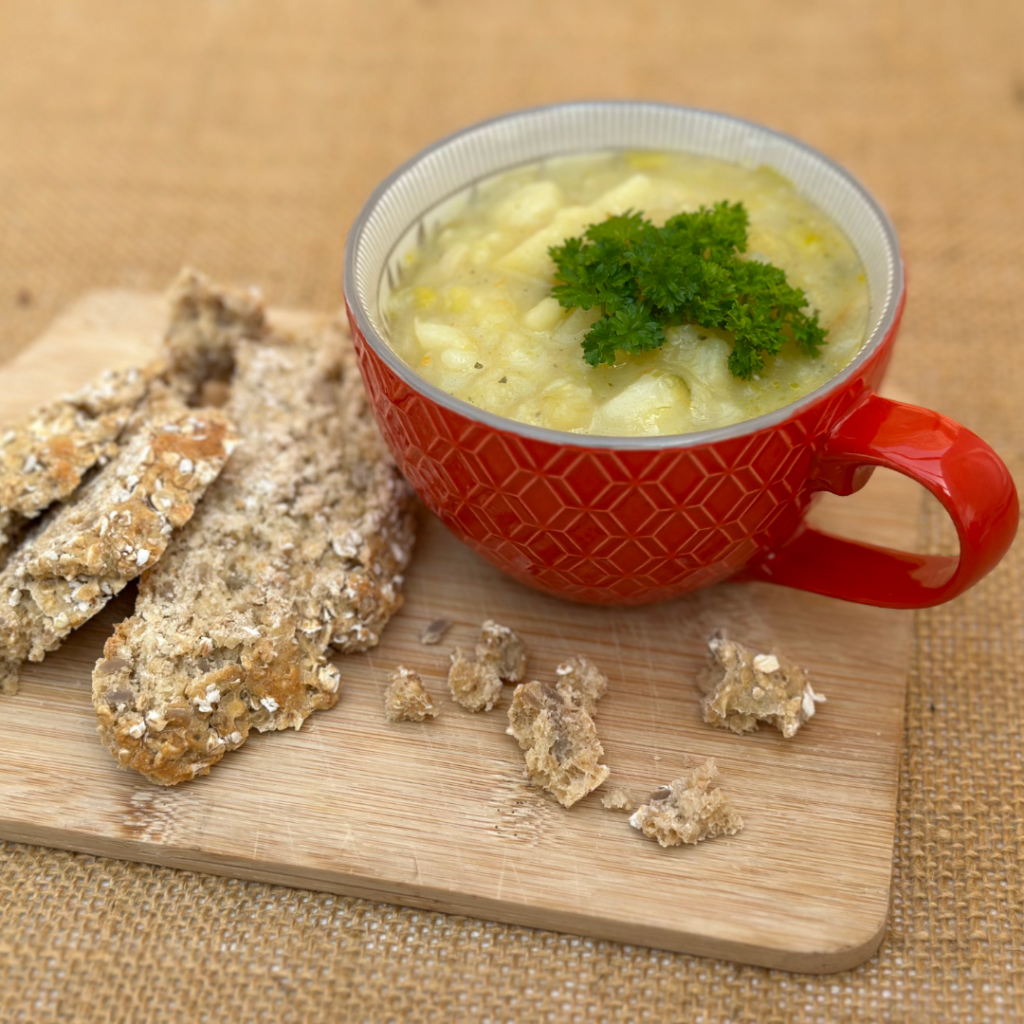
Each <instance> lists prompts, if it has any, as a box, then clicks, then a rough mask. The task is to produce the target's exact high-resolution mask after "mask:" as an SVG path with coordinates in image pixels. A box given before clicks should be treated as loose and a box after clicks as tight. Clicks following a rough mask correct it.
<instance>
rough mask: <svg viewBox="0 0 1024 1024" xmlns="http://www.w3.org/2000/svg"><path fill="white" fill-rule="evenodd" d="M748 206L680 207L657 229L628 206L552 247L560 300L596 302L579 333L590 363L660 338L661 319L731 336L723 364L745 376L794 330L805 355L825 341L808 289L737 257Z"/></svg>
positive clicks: (582, 304)
mask: <svg viewBox="0 0 1024 1024" xmlns="http://www.w3.org/2000/svg"><path fill="white" fill-rule="evenodd" d="M748 224H749V221H748V218H747V211H746V209H745V207H744V206H743V204H742V203H729V202H720V203H715V205H714V206H713V207H711V208H710V209H709V208H708V207H706V206H702V207H701V208H700V209H699V210H698V211H697V212H696V213H680V214H678V215H677V216H675V217H672V218H670V219H669V220H667V221H666V222H665V224H664V225H663V226H662V227H660V228H656V227H655V226H654V225H653V224H652V223H651V222H650V221H649V220H645V219H644V216H643V214H642V213H634V212H633V211H632V210H628V211H627V212H626V213H623V214H620V215H619V216H614V217H609V218H608V219H607V220H605V221H604V222H602V223H600V224H591V225H590V227H588V228H587V230H586V231H585V232H584V234H583V236H582V237H580V238H569V239H567V240H566V241H565V242H564V243H563V244H562V245H560V246H554V247H552V248H551V249H550V250H549V252H550V253H551V258H552V259H553V260H554V261H555V266H556V267H557V272H556V274H555V283H554V287H553V288H552V289H551V294H552V295H554V297H555V298H556V299H558V301H559V303H560V304H561V305H562V306H563V307H564V308H566V309H573V308H577V307H578V308H579V309H595V308H596V309H599V310H600V311H601V318H600V319H599V320H598V321H597V322H596V323H595V324H594V326H593V327H592V328H591V329H590V331H589V333H588V334H587V336H586V338H584V340H583V357H584V359H586V361H587V362H588V363H589V364H590V365H591V366H600V365H601V363H608V364H609V365H611V366H614V365H615V359H616V353H617V352H625V353H627V354H638V353H640V352H649V351H650V350H652V349H655V348H659V347H660V346H661V345H664V344H665V340H666V338H665V328H666V327H675V326H679V325H680V324H687V323H689V324H698V325H700V326H703V327H716V328H720V329H721V330H725V331H728V332H730V333H731V334H732V336H733V350H732V353H731V354H730V356H729V370H730V371H731V373H732V374H733V376H735V377H739V378H740V379H742V380H750V378H751V377H753V376H754V375H755V374H757V373H760V372H761V371H762V370H764V368H765V357H766V356H773V355H776V354H777V353H778V352H779V351H780V350H781V349H782V346H783V345H784V344H785V342H786V341H787V340H789V339H792V340H793V341H795V342H796V343H797V345H798V346H799V347H800V348H801V349H802V350H803V351H804V352H806V353H807V354H808V355H811V356H816V355H818V352H819V350H820V348H821V346H822V345H824V344H825V331H824V329H823V328H822V327H821V325H820V324H819V323H818V315H817V313H811V314H808V313H805V312H804V309H805V307H806V306H807V296H806V295H805V294H804V292H803V291H802V289H800V288H794V287H793V286H792V285H790V284H789V282H788V281H787V280H786V275H785V273H784V272H783V271H781V270H780V269H779V268H778V267H774V266H772V265H771V264H770V263H758V262H755V261H753V260H743V259H740V257H739V255H738V254H739V253H742V252H746V249H747V227H748Z"/></svg>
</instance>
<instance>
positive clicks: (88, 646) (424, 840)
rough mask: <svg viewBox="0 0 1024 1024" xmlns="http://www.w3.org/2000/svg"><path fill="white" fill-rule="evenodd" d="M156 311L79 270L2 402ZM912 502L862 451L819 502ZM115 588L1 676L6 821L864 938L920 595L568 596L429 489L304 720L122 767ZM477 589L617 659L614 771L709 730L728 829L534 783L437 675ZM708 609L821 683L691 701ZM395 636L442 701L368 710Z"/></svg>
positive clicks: (905, 519) (499, 724)
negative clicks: (148, 768) (200, 766)
mask: <svg viewBox="0 0 1024 1024" xmlns="http://www.w3.org/2000/svg"><path fill="white" fill-rule="evenodd" d="M164 316H165V309H164V305H163V302H162V300H161V299H160V298H158V297H156V296H153V295H149V294H141V293H132V292H97V293H93V294H90V295H88V296H86V297H85V298H84V299H83V300H82V301H81V302H80V303H78V304H77V305H76V306H75V307H74V308H73V309H72V310H71V311H70V312H68V313H67V314H66V315H65V316H64V317H62V318H61V319H60V321H59V322H58V323H56V324H55V325H54V326H53V328H52V329H51V330H50V331H49V332H48V333H47V334H46V335H45V336H44V337H43V338H41V339H40V340H39V341H38V342H37V343H36V344H34V345H33V346H32V347H30V348H29V349H27V350H26V351H24V352H22V353H21V354H20V355H19V356H18V358H17V359H16V360H14V361H13V362H12V363H10V364H8V365H7V366H6V367H3V368H2V369H0V426H2V425H3V423H4V422H11V421H14V420H16V419H17V418H19V417H20V416H21V415H23V414H24V413H26V412H27V411H28V410H29V409H30V408H31V407H32V406H34V405H36V404H38V403H39V402H41V401H43V400H45V399H47V398H48V397H51V396H53V395H56V394H59V393H62V392H64V391H66V390H68V389H71V388H73V387H76V386H78V385H79V384H82V383H84V382H85V381H87V380H88V379H90V378H91V377H92V376H93V375H94V374H95V373H97V372H98V371H99V370H101V369H102V368H104V367H107V366H119V365H120V366H123V365H130V364H132V363H137V362H139V361H141V360H144V359H145V358H146V357H147V356H148V355H149V354H150V353H151V352H152V351H153V350H154V349H155V348H156V345H157V342H158V338H159V334H160V331H161V327H162V323H163V318H164ZM278 316H279V318H281V319H286V318H287V319H291V320H296V319H298V320H301V319H302V315H300V314H283V313H282V314H278ZM920 507H921V498H920V495H919V492H918V491H917V490H916V489H915V488H914V487H913V485H911V484H909V482H908V481H905V480H903V479H902V478H900V477H897V476H896V475H895V474H884V473H879V474H876V478H875V479H874V480H873V481H872V482H871V484H870V485H869V486H868V488H866V489H865V491H863V492H861V494H859V495H857V496H855V497H853V498H848V499H842V500H839V499H831V498H829V499H827V500H825V501H823V502H822V504H821V505H820V506H819V507H818V508H817V509H816V510H815V513H814V515H815V518H816V521H818V522H819V523H820V524H824V525H827V526H829V527H830V528H834V529H836V530H837V531H840V532H844V533H846V534H848V535H857V536H862V537H865V538H871V539H873V540H875V541H877V542H881V543H887V544H891V545H898V546H911V545H912V544H913V542H914V539H915V534H916V528H915V524H916V522H917V517H918V513H919V511H920ZM130 610H131V595H130V594H126V595H123V596H122V598H121V599H120V600H119V601H118V602H117V603H116V605H114V606H111V607H110V608H108V609H107V610H106V612H105V613H104V614H103V615H102V616H100V617H99V618H98V619H96V620H94V621H93V622H92V623H90V624H89V625H88V626H86V627H85V628H84V629H82V630H81V631H80V632H79V633H78V634H77V635H76V636H75V637H73V638H72V639H71V641H70V642H68V643H67V644H66V646H65V647H64V648H63V649H61V650H60V651H58V652H56V653H54V654H51V655H50V656H49V657H48V658H47V659H46V660H45V661H44V662H43V663H42V664H40V665H27V666H26V667H25V672H24V677H23V682H22V689H21V692H20V693H19V694H18V695H17V696H16V697H7V698H3V697H0V837H3V838H6V839H12V840H18V841H23V842H29V843H39V844H43V845H47V846H56V847H62V848H64V849H70V850H78V851H82V852H86V853H91V854H98V855H103V856H110V857H118V858H123V859H127V860H139V861H147V862H151V863H156V864H164V865H170V866H173V867H180V868H188V869H192V870H196V871H208V872H213V873H216V874H223V875H230V876H234V877H238V878H246V879H259V880H263V881H268V882H275V883H283V884H286V885H293V886H301V887H308V888H313V889H322V890H328V891H331V892H338V893H346V894H350V895H355V896H361V897H366V898H369V899H375V900H386V901H389V902H394V903H401V904H406V905H410V906H416V907H423V908H428V909H432V910H443V911H450V912H453V913H462V914H468V915H472V916H476V917H483V918H489V919H495V920H501V921H508V922H513V923H517V924H524V925H531V926H534V927H539V928H551V929H555V930H558V931H565V932H572V933H576V934H582V935H589V936H594V937H599V938H605V939H613V940H617V941H620V942H630V943H636V944H641V945H645V946H656V947H661V948H665V949H671V950H678V951H682V952H687V953H697V954H701V955H706V956H716V957H725V958H729V959H736V960H742V961H745V962H749V963H754V964H762V965H765V966H770V967H781V968H786V969H790V970H796V971H813V972H827V971H837V970H842V969H844V968H848V967H852V966H854V965H855V964H858V963H860V962H861V961H863V960H865V959H866V958H867V957H869V956H870V955H871V954H872V953H873V952H874V950H875V949H876V948H877V947H878V945H879V943H880V942H881V939H882V936H883V934H884V930H885V924H886V918H887V914H888V908H889V884H890V874H891V867H892V844H893V828H894V821H895V811H896V793H897V775H898V767H899V753H900V746H901V742H902V723H903V703H904V687H905V681H906V672H907V662H908V653H909V640H910V627H911V618H910V615H909V613H906V612H894V611H887V610H881V609H877V608H866V607H860V606H857V605H849V604H843V603H841V602H838V601H833V600H829V599H827V598H821V597H814V596H812V595H808V594H802V593H798V592H795V591H790V590H786V589H783V588H777V587H771V586H768V585H764V584H756V585H736V584H725V585H721V586H718V587H715V588H714V589H712V590H708V591H704V592H701V593H698V594H696V595H692V596H690V597H687V598H683V599H680V600H677V601H672V602H667V603H663V604H660V605H656V606H653V607H646V608H633V609H610V608H592V607H584V606H579V605H573V604H569V603H564V602H561V601H559V600H556V599H554V598H550V597H545V596H542V595H540V594H537V593H534V592H532V591H530V590H528V589H526V588H524V587H522V586H520V585H519V584H517V583H514V582H512V581H510V580H508V579H505V578H504V577H502V576H501V575H500V574H499V573H498V572H497V571H496V570H494V569H492V568H491V567H490V566H488V565H487V564H485V563H484V562H483V561H481V560H480V559H479V558H478V557H476V556H475V555H474V554H472V553H471V552H470V551H468V550H467V549H464V548H463V547H462V546H461V545H460V544H458V543H457V542H456V541H455V540H453V539H452V538H451V537H450V536H449V535H448V534H447V533H446V531H445V530H444V528H443V527H442V526H441V525H440V524H439V523H438V522H437V521H436V520H435V519H433V518H432V517H430V516H429V515H426V514H424V515H423V517H422V523H421V532H420V538H419V541H418V545H417V550H416V555H415V559H414V564H413V566H412V568H411V570H410V572H409V574H408V579H407V583H406V604H405V607H404V608H403V610H402V611H401V612H400V613H399V614H398V615H397V616H396V618H395V619H394V620H393V621H392V623H391V624H390V625H389V626H388V628H387V630H386V631H385V635H384V639H383V641H382V643H381V645H380V646H379V647H378V648H377V649H376V650H374V651H370V652H369V653H367V654H363V655H354V656H349V657H344V658H341V659H339V662H338V663H339V665H340V666H341V670H342V676H343V680H344V689H343V695H342V698H341V700H340V701H339V703H338V705H337V707H335V708H334V709H333V710H332V711H329V712H321V713H318V714H315V715H314V716H313V717H312V718H311V719H310V720H309V721H308V722H307V723H306V725H305V726H304V727H303V728H302V730H301V731H299V732H293V731H289V732H287V733H276V734H271V735H266V736H259V735H256V734H254V735H253V738H252V739H250V741H249V742H248V743H247V744H246V746H245V747H243V748H242V749H241V750H239V751H238V752H236V753H232V754H229V755H228V756H227V757H226V758H225V759H224V760H223V761H222V762H221V763H220V764H219V765H217V766H216V767H215V768H214V770H213V772H212V774H211V775H210V776H209V777H207V778H204V779H200V780H197V781H195V782H192V783H189V784H185V785H181V786H179V787H177V788H173V789H164V788H161V787H158V786H154V785H152V784H150V783H148V782H146V781H145V780H144V779H142V778H140V777H138V776H135V775H132V774H128V773H126V772H122V771H120V770H119V769H118V768H117V767H116V765H115V763H114V761H113V760H112V758H111V756H110V754H109V753H108V752H107V750H106V748H105V747H104V746H102V745H101V744H100V742H99V739H98V737H97V736H96V734H95V726H94V717H93V712H92V707H91V703H90V673H91V669H92V665H93V663H94V662H95V660H96V658H97V657H98V656H99V654H100V651H101V648H102V645H103V642H104V640H105V638H106V637H107V636H108V635H109V634H110V632H111V630H112V627H113V624H114V623H115V622H117V621H119V619H120V618H122V617H124V616H126V615H128V614H129V613H130ZM442 616H444V617H447V618H449V619H452V620H453V621H454V623H455V625H454V626H453V627H452V629H451V631H450V632H449V634H448V635H447V636H446V637H445V640H444V642H443V643H442V644H441V645H439V646H436V647H425V646H421V644H420V643H419V641H418V637H419V634H420V630H421V629H422V627H423V626H424V625H425V624H426V623H427V622H429V621H431V620H433V619H436V618H439V617H442ZM485 616H490V617H493V618H495V619H497V620H498V621H499V622H503V623H506V624H508V625H510V626H513V627H514V628H515V629H517V630H519V631H520V632H521V634H522V635H523V636H524V638H525V639H526V641H527V643H528V645H529V649H530V661H529V670H528V671H529V675H530V677H531V678H538V679H541V680H545V681H552V680H553V675H554V668H555V665H556V664H557V663H558V662H559V661H561V660H563V659H564V658H565V657H567V656H569V655H572V654H584V655H587V656H589V657H591V658H592V659H593V660H594V661H595V662H596V663H597V664H598V666H600V667H601V668H602V669H603V670H604V671H605V672H606V673H607V675H608V676H609V678H610V680H611V687H610V691H609V693H608V695H607V696H606V697H605V698H604V700H603V701H602V702H601V705H600V707H599V709H598V715H597V725H598V729H599V732H600V734H601V737H602V740H603V742H604V746H605V752H606V757H605V761H606V763H607V764H608V765H609V766H610V767H611V769H612V775H611V779H610V780H609V783H607V784H606V785H608V786H611V785H615V784H621V785H625V786H627V787H631V788H634V789H638V790H640V791H642V792H647V791H650V790H652V789H654V788H655V787H657V786H658V785H661V784H663V783H666V782H668V781H670V780H671V779H673V778H675V777H676V776H678V775H679V774H681V773H682V772H683V770H684V769H685V768H686V766H687V765H688V764H689V763H690V761H689V759H690V758H705V757H714V758H715V759H716V761H717V762H718V765H719V767H720V770H721V776H722V784H723V787H724V789H725V790H726V791H727V793H728V795H729V797H730V800H731V801H732V803H733V804H734V806H735V807H736V808H737V809H738V810H739V811H740V813H741V814H742V816H743V818H744V820H745V822H746V828H745V830H744V831H743V832H742V833H740V834H739V835H738V836H735V837H731V838H725V837H723V838H719V839H715V840H712V841H709V842H705V843H702V844H700V845H699V846H696V847H692V846H688V847H683V848H676V849H669V850H665V849H662V848H660V847H659V846H658V845H657V844H656V843H655V842H653V841H651V840H649V839H646V838H644V837H643V836H642V835H641V834H640V833H639V832H637V831H635V830H634V829H632V828H631V827H630V826H629V823H628V818H627V816H626V815H624V814H620V813H616V812H613V811H608V810H605V809H603V808H602V807H601V805H600V802H599V795H600V794H599V793H596V794H591V795H590V796H589V797H587V798H586V799H584V800H583V801H582V802H581V803H580V804H578V805H577V806H575V807H574V808H572V809H571V810H568V811H567V810H565V809H563V808H562V807H560V806H559V805H557V804H555V803H554V802H553V801H551V800H550V799H549V798H547V797H546V796H545V795H544V794H543V793H542V792H540V791H539V790H537V789H534V788H532V787H531V786H530V785H528V784H527V783H526V781H525V780H524V778H523V774H522V763H523V762H522V755H521V753H520V752H519V749H518V747H517V745H516V743H515V741H514V740H513V739H512V738H511V737H509V736H507V735H506V734H505V728H506V725H507V719H506V711H507V707H508V702H509V697H510V691H509V690H508V689H506V695H505V699H504V700H503V702H502V704H501V705H499V707H498V708H497V709H495V710H494V711H492V712H490V713H484V714H478V715H473V714H469V713H468V712H466V711H463V710H462V709H461V708H459V707H458V706H457V705H455V704H454V703H453V702H452V701H451V700H450V699H449V698H448V696H447V691H446V687H445V683H444V680H445V675H446V670H447V664H448V653H449V651H450V649H451V648H452V646H453V645H455V644H459V645H461V646H463V647H469V648H471V647H472V646H473V644H474V642H475V640H476V635H477V631H478V628H479V623H480V621H481V619H483V618H484V617H485ZM720 627H725V628H726V629H727V630H728V631H729V632H730V633H731V634H732V635H733V636H735V637H736V638H737V639H741V640H744V641H747V642H749V643H750V644H752V645H754V646H758V647H761V648H762V649H767V648H769V647H771V646H773V645H776V646H778V647H779V648H780V649H781V650H783V651H785V652H787V653H788V654H789V655H790V656H791V657H793V658H794V659H796V660H797V661H799V662H801V663H803V664H804V665H805V666H807V667H808V669H809V670H810V672H811V675H812V679H813V681H814V685H815V689H817V690H820V691H821V692H824V693H825V694H826V695H827V697H828V702H827V703H826V704H824V705H822V706H821V709H820V711H819V714H818V715H817V716H816V717H815V718H814V719H813V721H812V722H810V723H809V724H808V725H807V726H806V727H805V728H804V729H803V730H802V731H801V732H800V733H799V734H798V735H797V736H796V737H795V738H794V739H792V740H784V739H783V738H782V736H781V734H780V733H778V732H777V731H776V730H774V729H762V730H761V731H760V732H757V733H755V734H752V735H748V736H744V737H740V736H734V735H733V734H731V733H728V732H725V731H721V730H717V729H713V728H711V727H709V726H706V725H704V724H703V722H702V721H701V717H700V710H699V706H698V698H699V692H698V689H697V687H696V684H695V681H694V679H695V675H696V673H697V670H698V668H699V666H700V665H701V663H702V661H703V659H704V651H705V646H704V641H705V639H706V637H707V636H708V634H709V633H711V632H712V630H714V629H716V628H720ZM398 663H402V664H405V665H408V666H409V667H411V668H414V669H416V670H417V671H418V672H420V673H421V674H422V675H423V678H424V680H425V682H426V684H427V686H428V688H429V689H430V690H431V691H432V692H433V694H434V696H435V699H438V700H439V701H440V704H441V706H442V711H441V715H440V716H439V717H438V718H437V719H435V720H434V721H432V722H428V723H426V724H415V723H402V724H397V725H393V724H388V723H387V722H386V721H385V720H384V716H383V714H382V708H381V700H382V695H383V692H384V688H385V684H386V675H387V672H388V671H389V670H390V669H391V668H392V667H394V666H395V665H396V664H398Z"/></svg>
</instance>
